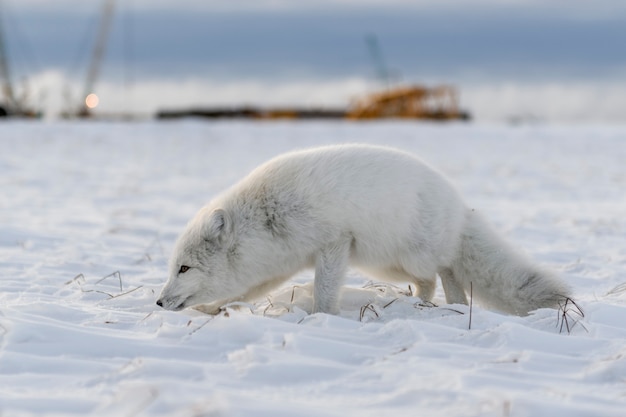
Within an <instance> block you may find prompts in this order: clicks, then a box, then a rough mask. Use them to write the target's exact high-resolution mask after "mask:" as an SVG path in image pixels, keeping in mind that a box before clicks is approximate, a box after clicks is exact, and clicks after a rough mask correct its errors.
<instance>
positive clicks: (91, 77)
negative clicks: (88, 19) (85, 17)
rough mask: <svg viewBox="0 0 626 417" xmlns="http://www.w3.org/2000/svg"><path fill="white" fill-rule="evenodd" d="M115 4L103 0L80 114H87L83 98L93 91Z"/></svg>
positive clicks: (111, 1) (108, 0) (112, 1)
mask: <svg viewBox="0 0 626 417" xmlns="http://www.w3.org/2000/svg"><path fill="white" fill-rule="evenodd" d="M114 6H115V0H104V5H103V7H102V19H101V20H100V27H99V28H98V36H97V38H96V44H95V46H94V49H93V55H92V56H91V62H90V64H89V70H88V71H87V80H86V81H85V89H84V90H83V92H84V94H83V96H82V100H83V103H82V110H81V115H88V114H89V108H88V105H87V104H86V103H85V101H84V100H86V98H87V97H88V96H89V95H90V94H92V93H93V88H94V85H95V84H96V80H97V79H98V74H99V72H100V66H101V64H102V58H103V57H104V51H105V50H106V44H107V38H108V36H109V29H110V28H111V21H112V20H113V9H114Z"/></svg>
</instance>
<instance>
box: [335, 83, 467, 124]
mask: <svg viewBox="0 0 626 417" xmlns="http://www.w3.org/2000/svg"><path fill="white" fill-rule="evenodd" d="M346 117H347V118H348V119H353V120H369V119H386V118H395V119H428V120H453V119H461V120H467V119H469V114H468V113H467V112H464V111H461V110H460V109H459V103H458V96H457V93H456V90H455V89H454V88H453V87H451V86H446V85H442V86H437V87H423V86H409V87H398V88H393V89H389V90H385V91H383V92H380V93H374V94H371V95H369V96H366V97H364V98H362V99H360V100H357V101H356V102H355V103H354V105H353V106H352V107H351V108H350V109H349V110H348V111H347V113H346Z"/></svg>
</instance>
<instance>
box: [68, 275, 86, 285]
mask: <svg viewBox="0 0 626 417" xmlns="http://www.w3.org/2000/svg"><path fill="white" fill-rule="evenodd" d="M85 281H86V279H85V275H83V274H82V273H81V274H78V275H76V276H75V277H74V278H72V279H70V280H69V281H67V282H66V283H65V285H70V284H72V283H74V282H78V285H81V282H83V283H84V282H85Z"/></svg>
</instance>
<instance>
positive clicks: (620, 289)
mask: <svg viewBox="0 0 626 417" xmlns="http://www.w3.org/2000/svg"><path fill="white" fill-rule="evenodd" d="M623 292H626V282H624V283H623V284H620V285H618V286H617V287H615V288H613V289H612V290H611V291H609V292H607V293H606V295H616V294H621V293H623Z"/></svg>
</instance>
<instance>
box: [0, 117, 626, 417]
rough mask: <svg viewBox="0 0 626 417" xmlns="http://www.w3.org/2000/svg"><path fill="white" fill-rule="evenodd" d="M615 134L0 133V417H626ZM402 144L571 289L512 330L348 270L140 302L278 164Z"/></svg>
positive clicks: (270, 128) (281, 126) (388, 130)
mask: <svg viewBox="0 0 626 417" xmlns="http://www.w3.org/2000/svg"><path fill="white" fill-rule="evenodd" d="M625 136H626V128H623V127H607V126H587V127H580V126H578V127H560V126H530V127H508V126H488V125H484V126H483V125H471V124H470V125H464V124H451V125H430V124H415V123H399V122H389V123H367V124H356V123H335V122H332V123H326V122H324V123H321V122H315V123H313V122H312V123H233V122H228V123H201V122H194V121H187V122H173V123H157V122H146V123H138V124H123V123H119V124H117V123H113V124H107V123H62V122H55V123H28V122H10V123H4V124H2V125H0V138H1V139H0V146H1V147H2V152H0V190H2V195H1V198H0V415H3V416H4V415H6V416H41V415H47V416H48V415H49V416H71V415H81V416H82V415H93V416H109V415H110V416H152V415H154V416H248V415H255V416H294V415H297V416H320V415H325V416H326V415H327V416H346V415H355V416H375V415H381V414H384V415H392V414H394V415H401V416H404V415H406V416H416V415H425V416H426V415H428V416H446V417H448V416H543V415H545V416H555V415H568V416H621V415H623V413H624V409H626V342H625V340H626V324H625V322H626V320H625V318H626V240H625V239H624V237H625V236H626V217H625V216H624V213H626V193H625V191H626V164H624V161H626V144H625V143H626V142H624V140H625ZM343 142H363V143H375V144H385V145H390V146H395V147H399V148H402V149H405V150H408V151H411V152H414V153H416V154H418V155H419V156H421V157H422V158H423V159H424V160H426V161H427V162H429V163H430V164H431V165H433V166H435V167H436V168H438V169H439V170H440V171H442V172H444V173H446V174H447V175H448V176H449V177H450V178H451V179H452V181H453V182H454V183H455V184H457V186H458V187H459V189H460V190H461V192H462V194H463V195H464V196H465V198H466V200H467V201H468V202H469V203H470V204H471V205H472V206H473V207H476V208H477V209H480V210H482V211H484V212H485V214H486V217H487V218H488V219H489V220H491V222H492V223H493V224H494V225H495V226H496V228H497V229H498V230H500V231H502V233H504V234H505V235H506V236H507V237H508V239H509V240H511V241H513V242H514V243H515V244H516V246H518V247H520V250H525V251H527V252H529V253H530V254H531V256H532V257H533V258H534V259H536V260H537V261H538V262H540V263H542V264H544V265H546V266H548V267H550V268H553V269H555V270H556V271H558V272H559V273H560V274H561V275H562V276H563V277H564V279H565V280H567V281H568V282H569V283H570V284H571V285H572V287H573V289H574V294H575V295H576V301H577V302H578V304H579V305H580V306H581V307H582V308H583V309H584V313H585V316H584V318H581V317H578V315H577V313H576V311H575V310H573V309H572V308H571V307H569V308H570V309H569V313H568V315H567V318H568V322H567V324H566V326H567V325H569V326H571V329H570V331H569V332H568V331H567V329H566V328H564V327H563V321H562V320H563V316H562V313H560V312H557V311H555V310H549V309H545V310H539V311H537V312H535V313H533V314H531V315H530V316H528V317H523V318H520V317H513V316H506V315H501V314H498V313H495V312H491V311H488V310H484V309H482V308H481V306H480V305H478V304H474V305H473V306H472V309H471V320H472V323H471V329H469V318H470V308H469V307H468V306H460V305H446V304H445V299H444V296H443V292H442V290H441V288H440V287H439V288H438V290H437V295H436V297H435V300H434V301H435V304H436V306H435V305H424V303H422V302H421V300H419V299H418V298H416V297H413V296H412V295H411V294H410V293H409V292H408V288H407V287H406V286H405V287H395V286H391V285H385V284H380V283H375V282H374V283H372V282H370V281H369V279H368V278H367V277H364V276H362V275H360V274H358V273H356V272H354V271H352V272H351V273H350V275H349V277H348V280H347V288H346V289H345V291H344V293H343V299H342V303H341V314H340V315H339V316H329V315H324V314H316V315H309V314H308V313H307V312H306V311H307V310H308V309H309V308H310V305H311V286H310V282H311V278H312V272H311V271H307V272H303V273H301V274H299V275H298V276H296V277H294V279H293V280H292V281H290V282H289V283H288V284H286V285H285V286H284V287H282V288H281V289H279V290H277V291H275V292H273V293H272V294H269V295H268V298H266V299H262V300H259V301H258V302H256V303H254V304H250V305H241V306H231V307H229V308H228V309H227V310H226V311H225V312H223V313H222V314H221V315H218V316H215V317H212V316H207V315H204V314H201V313H198V312H195V311H191V310H185V311H183V312H168V311H164V310H162V309H160V308H158V307H157V306H156V305H155V304H154V303H155V301H156V296H157V295H158V292H159V291H160V288H161V286H162V284H163V283H164V282H165V280H166V278H167V260H168V256H169V254H170V251H171V248H172V246H173V243H174V240H175V238H176V236H177V234H178V233H179V232H180V231H181V230H182V228H183V226H184V224H185V223H186V222H187V221H188V220H189V219H190V218H191V216H192V215H193V214H194V213H195V211H196V210H198V209H199V208H200V207H201V206H202V205H203V204H204V203H206V202H207V201H208V200H209V199H210V198H211V197H212V196H213V195H215V194H216V193H217V192H219V191H220V190H222V189H223V188H225V187H227V186H229V185H231V184H232V183H234V182H235V181H237V180H238V179H239V178H241V177H242V176H243V175H245V174H246V173H247V172H248V171H249V170H250V169H252V168H253V167H255V166H256V165H258V164H259V163H261V162H263V161H265V160H267V159H269V158H270V157H272V156H274V155H276V154H279V153H282V152H284V151H287V150H290V149H294V148H301V147H308V146H315V145H321V144H329V143H343Z"/></svg>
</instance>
